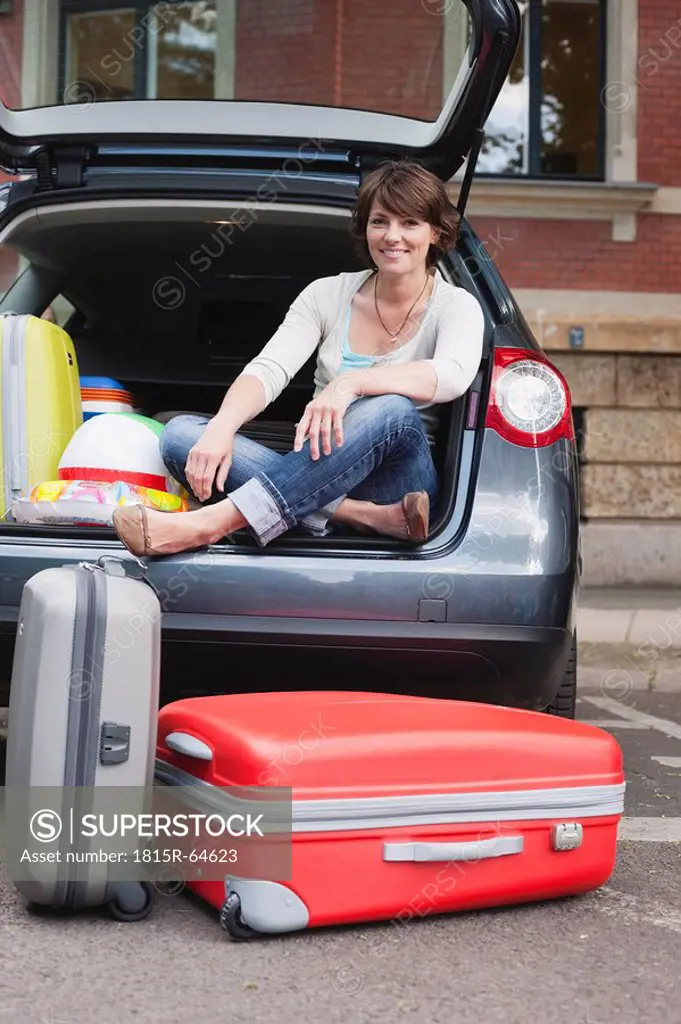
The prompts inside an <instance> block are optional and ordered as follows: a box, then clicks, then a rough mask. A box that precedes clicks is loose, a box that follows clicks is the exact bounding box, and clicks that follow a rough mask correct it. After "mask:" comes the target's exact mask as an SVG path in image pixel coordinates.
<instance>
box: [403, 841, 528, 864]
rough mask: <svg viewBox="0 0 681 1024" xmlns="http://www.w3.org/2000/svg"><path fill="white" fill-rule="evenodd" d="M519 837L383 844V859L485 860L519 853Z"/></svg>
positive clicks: (521, 850) (522, 843)
mask: <svg viewBox="0 0 681 1024" xmlns="http://www.w3.org/2000/svg"><path fill="white" fill-rule="evenodd" d="M523 846H524V840H523V837H522V836H493V837H492V838H491V839H477V840H474V841H473V842H468V843H384V844H383V860H389V861H405V860H409V861H454V860H488V859H489V858H490V857H506V856H508V855H509V854H511V853H522V852H523Z"/></svg>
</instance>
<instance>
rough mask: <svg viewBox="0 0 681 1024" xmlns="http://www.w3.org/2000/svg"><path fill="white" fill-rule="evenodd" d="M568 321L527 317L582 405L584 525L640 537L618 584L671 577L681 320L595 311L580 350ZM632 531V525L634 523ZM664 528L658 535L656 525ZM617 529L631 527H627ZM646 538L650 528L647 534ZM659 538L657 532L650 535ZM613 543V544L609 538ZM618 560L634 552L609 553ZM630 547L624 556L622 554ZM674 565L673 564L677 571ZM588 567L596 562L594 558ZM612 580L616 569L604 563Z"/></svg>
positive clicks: (679, 517)
mask: <svg viewBox="0 0 681 1024" xmlns="http://www.w3.org/2000/svg"><path fill="white" fill-rule="evenodd" d="M572 324H574V320H573V321H572V323H568V321H567V320H564V321H561V320H557V319H556V318H552V319H551V320H550V321H544V322H537V321H536V320H535V321H534V322H533V323H531V326H532V328H533V330H534V331H535V333H536V335H537V338H538V340H540V341H541V343H542V345H543V347H544V348H545V350H546V352H547V355H548V356H549V358H550V359H551V361H552V362H553V363H554V364H555V365H556V366H557V367H558V369H559V370H560V371H561V372H562V373H563V374H564V376H565V377H566V379H567V381H568V384H569V386H570V391H571V394H572V401H573V406H574V408H575V409H576V410H579V411H580V412H583V415H582V416H581V417H580V422H581V427H582V435H581V437H580V449H581V456H582V515H583V517H584V519H585V520H586V521H587V523H588V524H597V525H598V526H599V527H600V534H599V535H600V536H601V537H602V538H603V537H606V536H607V534H606V533H605V532H604V531H605V528H606V526H608V525H610V526H611V527H613V532H612V533H611V536H612V538H617V537H620V540H619V541H618V542H617V543H618V544H621V543H623V542H624V541H623V538H624V537H625V536H626V537H628V538H629V543H631V538H632V537H637V538H638V543H639V544H640V555H641V557H640V558H639V559H638V561H641V560H643V561H647V563H648V569H647V570H646V569H645V566H644V565H639V566H638V569H637V570H636V572H637V573H638V575H639V577H640V578H639V579H638V580H636V579H622V580H619V582H641V583H651V584H652V583H661V582H665V583H668V584H670V583H673V582H675V581H676V582H677V581H678V579H679V575H677V573H678V566H679V559H681V319H679V320H676V319H671V318H670V319H658V320H655V319H641V320H636V319H635V318H625V319H621V320H618V319H614V318H606V317H596V318H593V320H592V321H591V322H588V321H587V322H586V323H585V322H584V318H580V326H583V327H584V328H585V340H584V350H583V351H574V350H570V349H569V341H568V337H569V328H570V326H572ZM648 525H650V526H653V525H654V526H655V528H656V529H657V530H658V533H659V534H660V537H662V536H664V538H665V541H664V543H663V544H661V543H660V541H659V538H658V540H657V541H656V542H655V543H656V545H657V549H658V551H657V556H656V557H657V558H658V561H659V565H658V568H657V569H653V568H652V566H651V565H650V564H649V563H650V559H651V558H653V555H652V554H644V553H645V549H646V543H647V541H645V540H644V537H643V532H644V526H648ZM636 526H638V530H637V531H636V530H634V532H633V533H632V532H631V528H633V527H636ZM664 526H666V527H667V528H668V529H666V530H663V531H662V533H660V530H659V527H664ZM623 527H628V529H627V530H624V531H623ZM650 536H651V538H652V536H653V534H652V533H651V534H650ZM656 536H657V534H656ZM613 543H615V541H613ZM610 554H611V556H612V558H613V559H614V558H615V557H617V558H618V559H619V562H620V564H621V565H625V564H627V562H628V561H629V564H630V565H633V564H634V563H636V562H637V558H636V557H635V552H631V551H630V552H621V553H620V554H619V555H618V554H617V552H616V551H612V552H610ZM628 554H631V558H629V559H627V558H625V557H624V555H628ZM675 566H676V568H674V567H675ZM590 568H591V570H592V572H593V570H594V566H593V565H591V567H590ZM602 571H605V573H606V576H607V577H608V578H606V579H601V578H599V579H593V578H591V579H590V580H589V582H605V583H614V582H618V580H616V579H614V578H612V577H613V572H612V571H611V572H610V573H609V575H608V572H607V566H601V570H599V572H602Z"/></svg>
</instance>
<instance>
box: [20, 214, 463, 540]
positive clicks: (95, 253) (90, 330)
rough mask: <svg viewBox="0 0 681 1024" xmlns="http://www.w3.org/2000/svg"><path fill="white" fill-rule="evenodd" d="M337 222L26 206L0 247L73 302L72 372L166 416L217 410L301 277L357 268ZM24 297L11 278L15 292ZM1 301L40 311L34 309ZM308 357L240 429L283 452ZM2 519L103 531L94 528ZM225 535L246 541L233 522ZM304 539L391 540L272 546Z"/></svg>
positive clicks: (453, 415) (448, 414)
mask: <svg viewBox="0 0 681 1024" xmlns="http://www.w3.org/2000/svg"><path fill="white" fill-rule="evenodd" d="M235 221H237V222H239V223H235ZM347 225H348V212H347V211H346V210H342V209H333V208H328V209H323V208H320V207H309V208H308V207H302V206H298V207H295V206H293V205H291V204H289V205H288V206H287V205H286V204H283V203H280V204H272V206H270V207H255V208H253V209H252V210H250V211H248V210H244V209H239V208H237V207H236V205H235V204H231V205H230V204H229V203H227V202H224V203H215V202H211V204H210V205H208V204H206V203H204V202H201V201H198V200H195V201H184V202H183V201H181V200H178V201H176V202H174V203H172V204H171V203H169V202H166V201H163V202H160V201H159V202H157V203H154V202H143V201H132V200H130V201H127V202H126V201H122V200H116V201H110V202H100V203H96V202H87V203H79V204H77V205H75V204H74V205H72V206H70V207H66V206H52V207H48V206H45V207H41V208H40V209H34V210H32V211H30V212H28V213H25V214H24V215H22V216H21V217H19V218H17V220H16V221H15V222H14V225H13V227H12V228H11V230H9V231H8V232H7V233H6V234H5V237H4V239H3V242H4V244H5V245H6V246H8V247H9V248H11V249H13V250H14V251H16V252H18V253H20V254H21V256H23V257H24V258H25V259H26V260H28V261H29V264H30V265H31V266H30V269H29V271H28V274H29V275H33V277H34V278H35V294H36V301H37V302H40V303H42V302H43V300H44V301H45V304H47V302H50V301H51V300H52V299H53V298H54V296H56V295H58V294H62V295H63V296H64V297H65V298H67V299H68V300H69V301H70V302H71V303H72V304H73V305H74V306H75V307H76V313H75V314H74V315H73V316H72V317H71V319H70V320H69V321H68V322H67V323H66V324H65V328H66V330H67V331H68V332H69V334H70V335H71V337H72V339H73V341H74V344H75V348H76V353H77V357H78V364H79V371H80V373H81V374H82V375H101V376H106V377H113V378H115V379H116V380H118V381H120V382H121V383H122V384H123V385H124V386H125V387H126V388H127V390H129V391H130V392H131V393H132V395H133V398H134V402H135V406H136V411H138V412H140V413H141V414H143V415H145V416H157V417H159V418H163V419H167V418H168V413H170V412H174V411H186V412H198V413H205V414H206V415H212V414H214V413H215V412H217V410H218V408H219V406H220V403H221V401H222V398H223V396H224V394H225V391H226V389H227V388H228V387H229V385H230V384H231V382H232V381H233V380H234V379H235V377H236V376H237V375H238V373H239V372H240V371H241V369H242V368H243V366H244V365H245V364H246V363H247V362H248V361H249V360H250V359H252V358H253V357H254V356H255V355H257V353H258V352H259V351H260V350H261V349H262V347H263V346H264V344H265V343H266V342H267V341H268V339H269V338H270V337H271V335H272V334H273V333H274V332H275V330H276V329H277V327H278V325H279V324H280V323H281V321H282V320H283V318H284V316H285V314H286V310H287V308H288V306H289V305H290V303H291V302H292V301H293V299H294V298H295V297H296V295H297V294H298V293H299V292H300V291H301V290H302V289H303V288H304V287H305V285H307V284H308V283H309V282H310V281H312V280H313V279H314V278H318V277H323V276H326V275H333V274H337V273H339V272H340V271H353V270H360V269H363V268H364V266H365V264H364V263H363V262H362V260H361V258H360V257H359V256H358V254H357V252H356V249H355V243H354V241H353V239H352V238H351V237H350V235H349V233H348V230H347ZM443 270H444V272H445V274H446V275H450V274H451V271H450V270H447V268H443ZM29 285H30V281H29ZM30 292H31V289H30V287H29V288H26V287H25V286H24V290H23V292H22V294H24V295H25V294H30ZM5 306H6V307H7V303H5ZM7 308H10V309H13V310H14V311H16V312H28V311H34V312H40V310H39V309H38V308H37V305H36V306H33V307H31V309H30V310H29V309H28V308H26V307H25V306H24V307H22V308H17V306H16V305H10V306H9V307H7ZM314 362H315V357H314V356H313V357H312V358H311V359H310V360H309V361H308V362H307V363H306V365H305V366H304V367H303V368H302V369H301V370H300V372H299V373H298V375H297V376H296V377H295V378H294V380H293V381H292V382H291V383H290V384H289V386H288V387H287V388H286V389H285V390H284V392H283V393H282V395H281V396H280V397H279V398H278V399H277V401H276V402H274V403H273V404H272V405H270V406H269V407H268V408H267V409H266V410H265V411H264V412H263V413H262V414H261V416H259V417H258V418H257V420H256V421H254V423H252V424H250V425H247V426H246V427H245V428H244V432H246V433H251V435H252V436H255V437H260V438H261V439H263V440H264V441H265V443H268V444H270V445H272V446H274V447H277V448H278V450H280V451H286V450H289V449H290V447H291V445H292V439H293V434H294V430H295V427H294V424H295V423H296V421H297V420H298V419H299V417H300V414H301V413H302V411H303V409H304V406H305V404H306V402H308V401H309V400H310V398H311V397H312V392H313V372H314ZM465 405H466V399H465V398H463V399H460V400H458V401H456V402H454V403H451V404H448V405H445V406H442V407H441V409H440V425H439V428H438V432H437V435H436V437H435V438H434V439H432V447H433V453H434V457H435V460H436V464H437V467H438V470H439V472H440V474H441V480H442V492H443V493H442V500H441V502H440V507H439V509H438V513H437V521H435V522H434V523H432V527H433V528H434V529H433V532H435V531H436V530H437V529H438V528H439V526H440V525H441V524H442V522H443V521H444V520H445V519H446V512H447V510H448V508H449V507H451V502H452V501H453V493H454V488H455V485H456V477H457V464H458V455H459V451H460V440H461V436H462V432H463V429H464V416H465ZM6 528H12V529H13V530H18V529H21V530H29V531H30V532H35V531H37V532H39V533H43V534H44V533H45V532H49V533H59V534H61V535H65V536H68V535H73V531H74V530H77V532H78V533H79V534H82V533H83V532H84V531H86V530H87V531H88V535H90V534H93V535H95V534H97V535H100V536H110V535H111V531H107V530H103V531H102V530H101V529H99V528H97V527H92V528H87V527H80V528H76V527H71V528H69V527H62V526H59V527H57V526H54V527H39V528H27V527H25V526H19V525H18V524H8V526H7V527H6ZM236 542H237V543H239V544H247V545H251V544H255V541H254V540H253V539H252V538H251V536H250V534H248V533H247V532H246V531H244V533H243V536H242V535H237V538H236ZM303 542H304V543H305V544H306V545H307V544H308V543H312V544H314V545H327V544H329V543H334V544H337V543H341V545H342V546H347V545H350V546H353V547H355V546H359V547H367V546H369V547H372V548H376V547H377V546H378V547H383V546H388V547H391V546H393V545H394V543H395V542H392V541H390V540H388V539H387V538H381V537H375V538H367V537H360V536H359V535H357V536H352V537H349V538H341V539H339V538H315V539H311V538H308V537H303V536H302V535H301V533H299V532H298V531H293V533H292V534H289V535H285V536H284V537H282V538H279V539H278V540H277V541H276V542H275V544H276V545H281V544H291V543H297V544H301V543H303Z"/></svg>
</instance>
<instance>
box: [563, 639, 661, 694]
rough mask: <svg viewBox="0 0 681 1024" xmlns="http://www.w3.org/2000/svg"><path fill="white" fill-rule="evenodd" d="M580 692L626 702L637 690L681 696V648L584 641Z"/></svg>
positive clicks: (580, 652) (578, 660)
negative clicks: (595, 690)
mask: <svg viewBox="0 0 681 1024" xmlns="http://www.w3.org/2000/svg"><path fill="white" fill-rule="evenodd" d="M577 678H578V685H579V688H580V689H597V690H599V691H600V692H601V693H603V694H604V695H606V696H611V697H613V698H615V699H618V700H622V699H623V698H624V697H625V696H626V694H627V693H628V692H631V691H633V690H647V691H656V692H658V693H681V647H672V646H669V647H667V648H666V649H664V648H662V647H661V646H654V645H641V644H634V643H612V642H604V641H599V642H589V641H584V640H582V641H580V643H579V652H578V659H577Z"/></svg>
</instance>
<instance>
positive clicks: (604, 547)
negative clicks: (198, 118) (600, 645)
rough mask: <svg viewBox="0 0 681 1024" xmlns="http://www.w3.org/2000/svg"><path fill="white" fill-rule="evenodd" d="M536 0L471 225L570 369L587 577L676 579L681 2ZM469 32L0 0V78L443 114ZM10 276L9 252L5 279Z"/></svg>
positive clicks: (32, 94) (353, 9) (181, 4)
mask: <svg viewBox="0 0 681 1024" xmlns="http://www.w3.org/2000/svg"><path fill="white" fill-rule="evenodd" d="M520 6H521V8H522V10H523V21H524V31H523V42H522V45H521V47H520V48H519V51H518V54H517V56H516V60H515V64H514V67H513V69H512V71H511V74H510V75H509V77H508V79H507V82H506V84H505V86H504V89H503V91H502V94H501V96H500V98H499V101H498V103H497V104H496V106H495V109H494V111H493V112H492V115H491V117H490V119H489V122H488V126H487V138H486V142H485V146H484V149H483V153H482V155H481V159H480V162H479V165H478V175H477V177H476V180H475V183H474V185H473V189H472V193H471V198H470V202H469V208H468V215H469V219H470V220H471V222H472V224H473V225H474V227H475V228H476V230H477V231H478V233H479V235H480V237H481V238H482V239H483V241H485V243H486V245H487V249H488V251H489V253H490V255H491V256H492V257H493V258H494V259H495V261H496V264H497V266H498V267H499V268H500V270H501V272H502V274H503V276H504V277H505V278H506V280H507V282H508V283H509V284H510V285H511V287H512V288H513V290H514V294H515V296H516V298H517V300H518V303H519V305H520V306H521V308H522V310H523V312H524V313H525V316H526V318H527V319H528V321H529V323H530V324H531V326H532V328H533V329H534V331H535V333H536V336H537V338H538V340H539V341H540V343H541V344H542V346H543V347H544V349H545V350H546V351H547V352H548V353H550V355H551V358H552V359H553V360H554V361H555V362H556V364H557V365H558V366H559V367H560V368H561V369H562V370H563V371H564V373H565V374H566V376H567V378H568V380H569V382H570V385H571V389H572V394H573V402H574V406H575V418H576V422H577V426H578V428H579V431H580V437H581V438H582V441H583V444H582V455H583V517H584V530H583V548H584V558H585V579H586V581H587V582H601V583H618V582H638V583H651V584H653V583H668V584H673V583H675V582H676V581H677V580H678V579H679V576H680V575H681V289H680V288H679V286H678V282H679V280H680V277H681V216H680V215H681V137H679V134H678V128H677V124H678V119H677V118H676V116H675V115H676V113H677V112H679V113H681V9H679V6H678V0H523V2H521V3H520ZM466 45H467V15H466V13H465V8H464V7H463V3H462V0H168V2H166V3H154V2H151V0H127V2H126V3H123V2H120V0H119V2H115V0H0V92H1V93H2V95H3V98H4V101H5V103H6V104H7V105H9V106H12V107H19V106H21V107H32V106H43V105H49V104H53V103H55V102H83V101H84V100H85V101H90V100H92V99H97V100H110V99H132V98H161V99H162V98H188V99H191V98H195V99H210V98H223V99H233V98H235V99H253V100H257V99H278V100H284V101H291V102H296V101H298V102H300V101H308V102H314V103H321V104H332V105H345V106H349V107H353V106H356V107H359V108H365V109H376V110H381V111H385V112H390V113H395V114H409V115H412V116H417V117H423V118H425V119H432V118H434V117H435V116H436V115H437V113H438V111H439V110H440V108H441V105H442V103H443V99H444V97H445V96H446V95H447V94H448V93H449V91H450V89H451V87H452V84H453V82H454V80H455V77H456V74H457V71H458V69H459V67H460V65H461V62H462V60H463V56H464V53H465V49H466ZM451 187H452V194H453V195H454V196H456V194H457V183H456V182H452V185H451ZM16 272H17V268H16V266H15V264H14V263H13V261H12V260H10V259H9V258H8V254H6V253H2V251H0V291H3V290H4V288H3V285H4V286H5V287H6V286H7V284H8V283H9V282H10V281H11V280H12V279H13V278H14V276H15V274H16Z"/></svg>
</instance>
